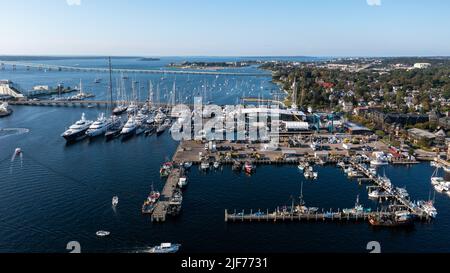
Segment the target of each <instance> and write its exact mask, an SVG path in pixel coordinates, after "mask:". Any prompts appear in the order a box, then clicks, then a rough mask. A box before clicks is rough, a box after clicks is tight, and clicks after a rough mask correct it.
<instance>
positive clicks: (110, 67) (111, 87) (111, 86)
mask: <svg viewBox="0 0 450 273" xmlns="http://www.w3.org/2000/svg"><path fill="white" fill-rule="evenodd" d="M108 61H109V96H110V103H111V110H112V109H114V107H113V82H112V64H111V57H109V59H108Z"/></svg>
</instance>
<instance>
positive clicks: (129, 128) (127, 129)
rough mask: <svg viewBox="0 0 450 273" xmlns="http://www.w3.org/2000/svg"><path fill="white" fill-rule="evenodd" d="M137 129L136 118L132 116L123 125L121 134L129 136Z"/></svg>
mask: <svg viewBox="0 0 450 273" xmlns="http://www.w3.org/2000/svg"><path fill="white" fill-rule="evenodd" d="M136 129H137V124H136V121H135V120H134V117H133V116H132V117H130V118H129V119H128V121H127V123H126V124H125V126H124V127H123V129H122V131H121V134H122V135H124V136H129V135H132V134H134V133H135V132H136Z"/></svg>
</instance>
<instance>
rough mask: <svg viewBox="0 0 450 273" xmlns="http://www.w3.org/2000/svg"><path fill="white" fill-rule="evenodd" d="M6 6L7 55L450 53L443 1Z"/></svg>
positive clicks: (59, 1)
mask: <svg viewBox="0 0 450 273" xmlns="http://www.w3.org/2000/svg"><path fill="white" fill-rule="evenodd" d="M78 1H80V5H77V2H78ZM368 1H369V2H374V3H375V4H379V5H369V4H368ZM68 2H73V3H75V4H73V3H72V5H69V4H68ZM380 2H381V3H380ZM0 7H2V10H3V12H2V16H0V33H1V34H2V37H3V39H2V42H1V43H0V55H2V54H26V55H36V54H45V55H146V56H175V55H177V56H180V55H182V56H194V55H195V56H200V55H201V56H242V55H245V56H261V55H268V56H281V55H290V56H294V55H295V56H299V55H309V56H394V55H395V56H399V55H402V56H406V55H450V30H449V26H450V16H449V15H448V14H450V1H446V0H131V1H126V0H0ZM6 10H8V11H7V12H5V11H6Z"/></svg>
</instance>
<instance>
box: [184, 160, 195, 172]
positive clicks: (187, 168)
mask: <svg viewBox="0 0 450 273" xmlns="http://www.w3.org/2000/svg"><path fill="white" fill-rule="evenodd" d="M192 165H193V163H192V162H184V164H183V167H184V168H185V169H186V170H189V169H190V168H192Z"/></svg>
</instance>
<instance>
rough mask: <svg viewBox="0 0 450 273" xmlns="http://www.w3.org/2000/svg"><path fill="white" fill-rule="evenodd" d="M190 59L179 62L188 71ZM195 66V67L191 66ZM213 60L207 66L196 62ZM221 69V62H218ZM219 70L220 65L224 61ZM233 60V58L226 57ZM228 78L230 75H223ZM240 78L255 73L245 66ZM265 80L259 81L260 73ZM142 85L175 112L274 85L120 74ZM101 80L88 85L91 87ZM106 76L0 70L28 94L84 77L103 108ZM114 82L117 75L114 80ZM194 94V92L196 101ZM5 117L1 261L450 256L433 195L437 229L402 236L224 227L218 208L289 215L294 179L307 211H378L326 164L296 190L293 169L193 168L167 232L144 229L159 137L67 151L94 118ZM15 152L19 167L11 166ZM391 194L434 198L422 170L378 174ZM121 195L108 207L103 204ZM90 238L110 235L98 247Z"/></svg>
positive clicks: (74, 114)
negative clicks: (17, 256) (70, 139)
mask: <svg viewBox="0 0 450 273" xmlns="http://www.w3.org/2000/svg"><path fill="white" fill-rule="evenodd" d="M183 60H184V59H181V58H180V59H179V58H163V59H161V61H156V62H141V61H137V60H136V59H117V60H116V59H114V60H113V65H114V67H115V68H133V69H136V68H137V69H161V68H163V67H164V65H165V64H167V63H169V62H177V61H183ZM195 60H196V59H192V60H191V59H189V61H195ZM201 60H205V58H201ZM206 60H212V61H216V59H206ZM220 60H222V59H220ZM225 60H227V61H228V59H225ZM233 60H234V59H233ZM36 62H38V63H43V62H48V63H51V64H60V65H71V66H72V65H73V66H76V65H78V66H80V67H105V66H107V62H106V61H105V60H95V59H94V60H93V59H88V60H83V59H70V60H52V61H45V60H39V61H36ZM233 71H234V70H233ZM240 71H245V72H248V71H252V72H255V71H259V70H257V69H256V68H255V67H251V68H243V69H240ZM261 73H264V72H261ZM128 76H129V77H130V79H132V80H136V81H140V82H142V83H145V85H144V84H142V86H145V88H142V90H141V94H140V95H141V99H143V100H145V99H146V97H147V93H148V87H147V83H146V82H147V81H148V80H152V81H153V83H154V86H156V85H157V84H158V83H159V84H160V90H161V101H163V100H164V99H165V100H167V99H168V92H170V91H169V90H171V88H172V85H173V82H174V80H175V78H176V82H177V86H178V89H179V90H180V91H179V92H180V94H182V95H180V99H179V101H180V102H189V100H191V99H192V95H195V94H196V93H197V92H204V91H202V89H203V87H202V86H203V85H205V84H206V85H207V86H208V87H209V91H208V95H207V96H209V98H208V100H209V101H211V102H213V103H218V104H234V103H236V101H237V100H239V98H240V97H242V96H251V97H258V96H261V97H266V98H270V97H271V96H272V95H273V93H274V92H279V90H278V87H277V86H276V85H274V84H273V83H271V82H270V81H271V78H270V77H238V76H234V77H233V76H219V77H216V76H201V75H195V76H194V75H191V76H188V75H177V76H175V75H170V74H167V75H157V74H155V75H143V74H137V75H128ZM99 77H100V78H102V79H103V80H102V82H101V83H100V84H95V83H94V80H95V79H96V78H99ZM108 77H109V76H108V75H105V74H99V75H97V74H95V73H84V72H57V71H48V72H44V71H37V70H32V71H26V70H25V69H24V68H18V70H16V71H12V70H11V69H7V70H4V71H0V78H2V79H9V80H12V81H14V82H16V83H18V84H20V85H21V86H22V87H23V88H25V89H30V88H32V86H34V85H50V86H56V85H57V84H58V83H61V82H63V83H64V84H65V85H66V86H69V85H70V86H75V85H77V84H78V82H79V81H80V78H82V79H83V86H84V87H85V89H86V91H88V92H93V93H95V94H96V98H95V99H96V100H97V99H98V100H101V99H107V89H108V81H109V80H108ZM115 77H117V75H115ZM202 94H203V93H202ZM13 110H14V113H13V114H12V115H11V116H9V117H6V118H3V119H0V130H1V129H3V130H1V131H0V160H1V161H0V252H67V250H66V245H67V243H68V242H70V241H78V242H79V243H80V244H81V247H82V251H83V252H107V253H110V252H113V253H114V252H135V251H139V250H143V249H145V248H147V247H149V246H154V245H159V244H160V243H162V242H173V243H180V244H182V251H183V252H187V253H190V252H193V253H203V252H209V253H223V252H238V253H245V252H257V253H272V252H273V253H296V252H367V250H366V245H367V243H368V242H370V241H378V242H380V243H381V247H382V251H383V252H449V251H450V234H449V233H448V230H449V228H450V211H449V208H450V197H448V196H447V195H442V194H436V196H435V198H436V208H437V210H438V216H437V219H436V220H434V221H433V222H431V223H416V224H415V225H414V227H411V228H406V229H405V228H400V229H384V228H373V227H370V226H369V224H367V223H358V224H356V223H345V222H341V223H338V222H334V223H333V222H327V223H316V222H311V223H306V222H302V223H298V222H285V223H280V222H277V223H271V222H269V223H267V222H261V223H226V222H225V221H224V212H225V209H228V210H229V211H230V212H233V211H234V210H235V209H236V210H237V211H238V212H239V211H242V210H243V209H245V210H247V211H249V210H250V209H253V210H255V209H256V210H257V209H261V210H262V211H266V210H267V209H269V210H270V211H273V210H275V209H276V208H277V207H281V206H290V205H291V198H292V197H294V198H298V196H299V195H300V192H301V182H302V180H304V189H303V195H304V199H305V201H306V204H307V206H311V207H319V208H321V209H322V208H323V209H324V210H329V209H330V208H333V209H338V208H340V209H343V208H352V207H353V206H354V205H355V200H356V198H357V196H358V195H359V196H360V202H361V203H362V204H363V205H364V206H365V207H368V208H369V207H370V208H372V209H374V210H376V209H377V207H378V205H377V203H376V202H374V201H372V200H369V199H368V197H367V190H366V185H361V186H360V185H358V183H357V181H356V180H350V179H348V178H347V177H346V176H345V175H344V173H343V172H342V170H340V169H338V168H337V167H335V166H325V167H317V171H318V172H319V179H318V180H316V181H306V180H305V179H304V177H303V175H302V174H300V173H299V171H298V169H297V168H296V166H258V168H257V170H256V172H255V173H254V174H253V175H251V176H248V175H245V174H244V173H236V172H233V171H232V170H231V167H226V166H225V167H223V168H221V169H219V170H216V171H210V172H208V173H204V172H201V171H200V170H197V169H196V168H195V167H193V169H192V170H191V171H190V173H189V185H188V187H187V189H186V192H185V194H184V202H183V210H182V212H181V214H180V215H179V216H178V217H177V218H169V219H168V221H167V222H166V223H163V224H158V223H152V222H151V220H150V218H149V217H145V216H142V214H141V210H140V209H141V205H142V203H143V201H144V200H145V199H146V197H147V195H148V193H149V192H150V190H151V186H152V184H154V187H155V188H157V189H162V187H163V185H164V181H162V180H161V178H160V177H159V167H160V165H161V163H162V162H164V161H166V160H168V159H170V158H171V157H172V155H173V154H174V152H175V150H176V148H177V146H178V143H177V142H175V141H173V140H172V139H171V137H170V136H169V134H168V133H166V134H163V135H162V136H159V137H156V136H150V137H145V136H137V137H133V138H131V139H129V140H127V141H125V142H122V141H121V140H120V139H117V140H113V141H110V142H106V141H105V140H104V138H101V137H100V138H97V139H94V140H83V141H80V142H78V143H75V144H66V142H65V140H64V139H63V138H62V137H60V135H61V133H62V132H63V131H64V130H65V129H66V128H67V127H68V126H69V125H70V124H72V123H73V122H75V121H77V120H78V119H79V118H80V117H81V114H82V113H85V114H86V116H87V118H89V119H91V120H93V119H96V117H97V115H98V114H99V113H100V112H101V111H102V110H103V109H97V108H92V109H87V108H76V107H68V108H64V107H61V108H59V107H27V106H14V107H13ZM17 147H20V148H21V149H22V151H23V158H22V159H20V158H16V159H15V160H14V161H13V162H11V157H12V155H13V152H14V150H15V149H16V148H17ZM379 171H380V173H381V174H383V172H385V173H386V175H387V176H388V177H389V178H391V180H392V182H393V184H395V185H396V186H399V187H406V188H407V190H408V191H409V193H410V195H411V197H412V198H413V199H416V200H428V199H429V198H433V196H434V194H433V193H431V194H430V190H431V189H432V187H431V185H430V177H431V175H432V173H433V171H434V170H433V168H432V167H431V166H430V164H429V163H421V164H418V165H414V166H410V167H406V166H387V167H385V168H384V169H383V168H381V169H379ZM116 195H117V196H119V198H120V202H119V205H118V206H117V208H113V207H112V206H111V198H112V197H113V196H116ZM98 230H108V231H110V232H111V236H110V237H108V238H102V239H99V238H98V237H97V236H96V232H97V231H98Z"/></svg>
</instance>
